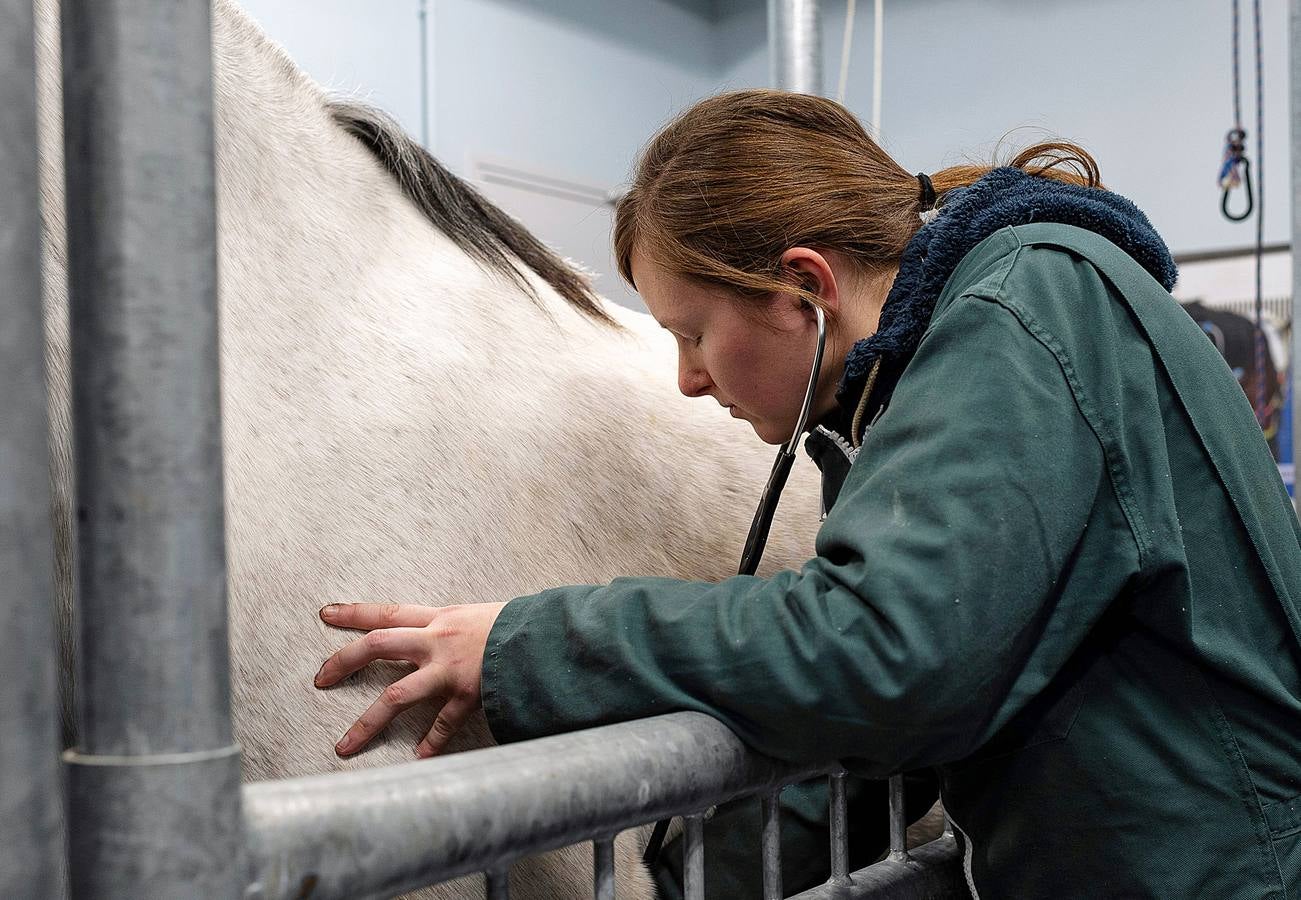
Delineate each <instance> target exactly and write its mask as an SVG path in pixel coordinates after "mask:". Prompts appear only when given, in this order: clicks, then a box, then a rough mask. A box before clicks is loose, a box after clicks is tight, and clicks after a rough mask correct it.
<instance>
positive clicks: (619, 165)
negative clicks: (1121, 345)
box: [244, 0, 1290, 251]
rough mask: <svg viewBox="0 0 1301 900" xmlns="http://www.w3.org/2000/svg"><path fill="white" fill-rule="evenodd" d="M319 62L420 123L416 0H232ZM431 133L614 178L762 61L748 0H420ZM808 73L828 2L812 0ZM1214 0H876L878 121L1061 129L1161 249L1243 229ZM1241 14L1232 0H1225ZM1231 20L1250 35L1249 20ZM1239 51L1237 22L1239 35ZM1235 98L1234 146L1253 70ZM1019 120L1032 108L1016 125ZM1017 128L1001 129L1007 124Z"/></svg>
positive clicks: (916, 142)
mask: <svg viewBox="0 0 1301 900" xmlns="http://www.w3.org/2000/svg"><path fill="white" fill-rule="evenodd" d="M244 2H245V6H246V8H247V9H249V11H250V12H251V13H253V14H254V16H255V17H256V18H258V19H260V20H261V21H262V22H263V23H264V24H265V26H266V27H267V29H268V30H269V31H270V33H271V34H272V35H273V36H275V37H276V38H277V39H278V40H280V41H281V42H282V43H284V44H285V46H286V47H287V48H288V50H289V51H290V53H291V54H292V55H293V56H294V57H295V59H297V60H298V61H299V63H300V64H302V65H303V66H304V68H306V69H307V70H308V71H309V72H311V73H312V74H313V75H314V76H316V77H317V78H318V79H319V80H321V81H323V82H325V83H327V84H329V85H331V86H334V87H339V88H345V89H357V88H360V89H362V91H363V93H365V94H368V95H369V96H370V97H371V98H372V100H373V101H374V102H376V103H378V104H379V105H381V106H385V107H386V108H388V109H390V111H392V112H394V113H395V114H396V115H397V116H398V118H399V119H400V120H401V121H403V122H404V123H405V124H406V125H407V126H408V127H409V128H410V129H411V130H412V131H413V132H416V133H418V131H419V124H420V105H419V33H418V30H417V28H416V8H417V0H385V2H383V3H375V2H370V0H244ZM429 5H430V8H431V10H432V27H431V34H432V48H433V69H432V72H431V82H432V84H431V87H432V97H433V104H432V105H433V137H432V141H431V143H432V144H433V149H434V150H435V152H436V153H437V154H438V155H439V157H440V158H441V159H442V160H443V161H444V162H445V163H446V164H448V165H449V166H450V167H451V168H453V169H455V170H456V171H459V172H462V173H468V160H469V158H470V156H471V155H472V154H487V155H493V156H497V157H501V158H506V159H510V160H513V161H516V162H518V163H520V164H522V165H527V166H532V167H535V168H537V169H539V170H542V171H546V172H548V173H551V174H555V175H560V176H566V175H567V176H570V177H574V178H578V179H581V180H585V181H589V182H592V183H596V184H608V185H614V184H617V183H619V182H621V181H623V180H625V179H626V177H627V173H628V171H629V168H630V166H631V164H632V161H633V159H634V158H635V155H636V152H637V150H638V148H639V147H641V145H642V144H643V143H644V142H645V140H646V139H647V138H648V137H649V136H650V135H651V134H652V133H653V131H654V130H655V128H656V127H657V126H658V125H660V124H661V123H662V122H663V121H664V120H665V119H666V118H668V117H669V116H670V115H671V114H672V113H673V112H675V111H676V110H678V109H680V108H682V107H683V106H685V105H687V104H689V103H690V102H691V101H693V100H695V99H697V98H698V97H701V96H704V95H706V94H708V93H712V92H714V91H716V90H719V89H723V88H736V87H745V86H751V85H761V84H765V83H766V82H767V79H768V72H767V69H768V64H767V49H766V38H765V28H766V12H765V9H766V5H765V3H764V0H712V2H710V0H430V4H429ZM822 5H823V10H824V26H825V37H824V54H825V58H826V63H827V75H826V80H825V85H826V89H827V90H828V91H831V90H833V89H834V85H835V80H836V72H837V67H838V63H839V54H840V42H841V35H842V31H841V28H842V21H843V9H844V4H843V3H842V2H834V0H823V4H822ZM1228 6H1229V5H1228V4H1227V3H1224V2H1222V0H1090V2H1088V3H1080V2H1078V0H887V2H886V24H885V38H886V49H885V55H884V68H885V74H884V81H883V87H884V103H883V107H884V109H883V123H882V124H883V139H884V143H885V145H886V146H887V148H888V149H889V150H890V151H891V152H892V153H893V154H894V155H895V156H896V158H898V159H899V160H900V161H901V162H902V163H903V164H904V165H905V166H907V167H909V168H914V169H927V170H933V169H936V168H938V167H941V166H944V165H947V164H952V163H955V162H960V161H963V160H964V158H974V159H978V160H984V159H987V158H988V157H989V156H991V154H992V153H993V151H994V148H995V144H996V143H997V141H998V139H999V138H1000V137H1004V136H1006V137H1007V146H1008V147H1017V146H1021V145H1023V144H1025V143H1028V142H1031V141H1034V140H1036V139H1039V138H1040V137H1042V136H1044V135H1045V134H1053V135H1058V136H1061V137H1066V138H1069V139H1073V140H1076V141H1078V142H1080V143H1082V144H1084V145H1085V146H1086V147H1088V148H1089V149H1090V150H1091V151H1093V152H1094V154H1095V156H1096V157H1097V158H1098V160H1099V162H1100V164H1101V166H1102V173H1103V177H1104V179H1105V180H1106V182H1107V183H1108V185H1109V186H1111V187H1113V188H1114V189H1116V190H1119V191H1120V192H1122V193H1125V194H1127V195H1129V196H1131V197H1132V198H1133V199H1135V200H1136V202H1138V203H1139V205H1140V206H1141V207H1143V208H1144V209H1145V210H1146V211H1147V212H1148V213H1149V215H1150V216H1151V217H1152V219H1153V220H1154V222H1155V224H1156V225H1157V227H1158V229H1160V230H1161V231H1162V233H1163V234H1165V235H1166V237H1167V239H1168V240H1169V242H1170V244H1171V246H1172V248H1174V249H1175V250H1176V251H1185V250H1200V249H1209V248H1214V247H1223V246H1244V245H1246V244H1248V243H1249V242H1250V241H1251V240H1252V239H1253V233H1252V229H1251V228H1250V227H1248V226H1245V225H1238V226H1234V225H1230V224H1229V223H1227V222H1224V221H1223V220H1222V219H1221V218H1220V215H1219V212H1218V199H1219V198H1218V191H1217V188H1216V186H1215V173H1216V169H1217V167H1218V164H1219V160H1220V154H1221V149H1222V144H1221V142H1222V140H1223V135H1224V132H1225V131H1226V130H1227V128H1228V127H1229V126H1230V124H1231V121H1230V119H1231V107H1230V90H1229V11H1228ZM1243 6H1244V7H1245V9H1244V14H1245V13H1247V12H1248V11H1249V4H1243ZM858 10H859V12H858V24H857V28H856V41H855V49H854V67H853V70H852V77H851V82H850V88H849V95H848V97H847V104H848V105H849V106H850V108H851V109H853V110H854V111H855V112H857V113H858V114H859V115H860V116H861V117H863V118H864V119H866V118H868V116H869V114H870V103H871V72H872V58H871V57H872V35H871V28H872V0H860V2H859V3H858ZM1264 12H1265V17H1266V22H1265V36H1266V42H1267V45H1266V48H1265V52H1266V59H1267V68H1266V73H1265V76H1266V90H1267V92H1268V94H1267V97H1266V110H1267V116H1266V131H1267V139H1268V144H1267V146H1266V157H1265V163H1266V166H1267V171H1266V175H1267V178H1268V179H1269V181H1268V196H1267V204H1266V214H1267V215H1266V225H1267V227H1266V240H1269V241H1286V240H1288V239H1289V237H1290V220H1289V210H1288V204H1287V202H1286V198H1287V196H1288V183H1287V173H1288V165H1289V159H1288V135H1287V127H1288V117H1287V97H1286V88H1287V58H1286V51H1287V48H1286V33H1287V29H1286V24H1287V23H1286V3H1285V0H1265V2H1264ZM1244 24H1246V25H1247V26H1248V27H1247V30H1246V31H1245V33H1244V40H1247V41H1248V42H1249V39H1250V29H1249V21H1245V22H1244ZM1246 49H1247V50H1248V52H1249V50H1250V44H1249V43H1248V45H1247V48H1246ZM1244 62H1245V64H1246V67H1245V68H1244V76H1245V77H1246V81H1245V83H1244V93H1245V96H1244V103H1245V105H1246V109H1245V114H1246V115H1247V117H1248V121H1247V123H1246V124H1247V127H1248V129H1249V131H1250V132H1251V133H1252V135H1251V141H1252V143H1251V147H1250V152H1251V155H1252V156H1253V158H1254V156H1255V144H1254V141H1255V135H1254V132H1255V121H1254V119H1255V115H1254V106H1253V103H1252V94H1253V80H1252V79H1253V77H1254V73H1253V71H1252V69H1251V67H1250V57H1249V56H1248V57H1247V58H1246V59H1245V61H1244ZM1027 126H1029V129H1038V130H1027V129H1026V127H1027ZM1018 129H1021V130H1018Z"/></svg>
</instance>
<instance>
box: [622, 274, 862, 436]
mask: <svg viewBox="0 0 1301 900" xmlns="http://www.w3.org/2000/svg"><path fill="white" fill-rule="evenodd" d="M631 267H632V276H633V281H634V283H635V284H636V286H637V291H638V293H639V294H640V295H641V298H642V300H643V301H644V302H645V303H646V307H647V309H649V310H650V314H651V315H652V316H654V317H655V320H656V321H657V322H659V323H660V325H661V326H662V327H663V328H666V329H668V331H669V332H671V333H672V334H673V336H674V338H675V339H676V340H677V344H678V388H679V389H680V390H681V391H682V393H684V394H686V395H687V396H688V397H713V398H714V399H715V400H717V401H718V403H719V404H720V405H722V406H724V407H727V408H729V409H730V411H731V413H732V415H733V416H736V417H737V418H741V419H745V420H746V421H747V422H749V423H750V425H751V426H752V427H753V428H754V431H755V434H757V435H759V437H760V439H761V440H763V441H765V442H767V443H769V444H780V443H783V442H785V441H787V440H789V439H790V436H791V431H792V430H793V429H794V427H795V421H796V419H797V418H798V416H799V412H800V406H801V405H802V404H803V402H804V392H805V389H806V388H807V386H808V381H809V370H810V368H811V367H812V365H813V354H814V350H815V348H816V344H817V336H818V332H817V320H816V317H815V315H814V313H813V311H812V309H810V308H809V307H808V306H807V305H802V304H801V303H800V302H799V301H798V299H797V298H796V297H795V296H794V295H790V294H786V295H778V296H776V297H773V298H771V299H768V300H765V301H763V302H762V303H756V304H754V305H753V306H749V305H748V303H749V301H746V300H744V299H741V298H739V297H737V296H736V295H734V294H732V293H730V292H728V291H726V290H723V289H722V288H715V287H712V286H704V285H701V284H698V283H696V282H693V281H691V280H689V279H686V278H683V277H681V276H679V275H676V274H673V273H670V272H668V271H666V270H664V269H663V268H661V267H660V266H658V265H656V264H655V261H654V260H653V259H652V258H651V257H649V256H647V255H645V254H642V253H639V252H637V251H634V252H633V255H632V261H631ZM842 366H843V358H842V357H841V356H837V355H836V354H835V353H834V352H833V348H832V346H831V342H830V341H828V347H827V353H826V356H825V357H824V361H823V366H822V368H823V372H822V377H821V379H819V385H820V387H819V390H818V394H817V396H816V398H815V402H814V407H813V411H812V413H811V415H810V421H816V419H817V418H818V417H820V416H821V415H823V414H825V412H827V411H829V410H830V409H831V406H832V405H834V403H835V386H836V384H837V382H838V381H839V377H840V376H839V371H840V369H841V367H842Z"/></svg>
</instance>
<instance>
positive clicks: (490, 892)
mask: <svg viewBox="0 0 1301 900" xmlns="http://www.w3.org/2000/svg"><path fill="white" fill-rule="evenodd" d="M483 882H484V891H485V893H486V894H487V900H510V869H509V868H508V867H507V868H501V869H489V870H488V871H487V872H484V873H483Z"/></svg>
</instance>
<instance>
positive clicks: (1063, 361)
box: [964, 245, 1152, 571]
mask: <svg viewBox="0 0 1301 900" xmlns="http://www.w3.org/2000/svg"><path fill="white" fill-rule="evenodd" d="M1022 247H1024V245H1022ZM1017 252H1018V255H1019V253H1020V250H1019V249H1018V251H1017ZM1012 268H1013V267H1012V266H1009V267H1008V269H1007V273H1005V274H1004V279H1003V281H1006V277H1007V274H1008V273H1010V272H1011V271H1012ZM1002 283H1003V282H1002V281H1000V290H999V291H998V292H989V293H988V294H987V293H984V292H968V293H966V294H964V296H968V297H972V298H974V299H978V300H983V301H985V302H987V303H993V304H995V305H996V306H999V307H1001V308H1002V309H1005V310H1007V311H1008V313H1010V314H1011V315H1012V316H1013V317H1014V318H1015V319H1016V320H1017V322H1018V323H1020V325H1021V327H1022V328H1024V329H1025V330H1026V332H1027V333H1029V334H1030V336H1031V337H1033V338H1034V339H1035V340H1036V341H1038V342H1039V343H1040V344H1041V345H1042V346H1043V347H1044V348H1045V349H1046V350H1047V351H1048V352H1049V353H1051V354H1052V355H1053V358H1054V359H1055V360H1057V365H1058V366H1059V367H1060V368H1061V370H1062V376H1063V377H1064V378H1065V379H1066V384H1067V386H1068V387H1069V388H1070V390H1071V396H1072V397H1073V398H1074V400H1075V406H1076V408H1077V409H1079V411H1080V415H1081V416H1083V417H1084V421H1085V422H1086V423H1088V426H1089V430H1091V431H1092V432H1093V436H1094V437H1095V438H1096V439H1097V441H1098V445H1099V447H1100V448H1101V449H1102V455H1103V459H1104V460H1105V462H1106V466H1107V476H1108V479H1109V480H1110V482H1111V491H1112V495H1113V496H1114V497H1115V498H1116V502H1117V503H1118V504H1119V505H1120V508H1121V512H1122V513H1123V514H1124V516H1125V522H1126V524H1127V525H1128V526H1129V532H1130V537H1131V538H1133V540H1134V544H1135V549H1136V551H1137V553H1138V565H1139V569H1140V571H1145V570H1146V569H1147V567H1148V562H1149V560H1150V558H1151V553H1152V545H1151V543H1150V542H1149V540H1148V539H1147V537H1146V536H1145V535H1146V528H1145V525H1144V523H1143V515H1142V512H1141V511H1140V510H1139V507H1138V501H1137V499H1136V497H1135V493H1134V488H1133V485H1132V484H1131V480H1130V477H1129V472H1128V470H1127V468H1126V466H1124V465H1123V463H1122V459H1123V457H1124V454H1123V453H1121V451H1120V447H1119V441H1118V440H1117V439H1116V437H1115V435H1113V434H1111V432H1110V430H1109V429H1108V428H1107V427H1106V423H1105V422H1104V421H1103V419H1102V416H1101V414H1100V412H1099V410H1098V407H1097V406H1096V404H1094V402H1093V400H1092V399H1091V397H1090V396H1089V394H1088V392H1087V391H1086V390H1085V388H1084V383H1083V381H1082V380H1081V378H1080V377H1079V374H1078V373H1077V372H1076V370H1075V366H1074V364H1073V363H1072V362H1071V358H1070V355H1069V354H1068V353H1067V352H1066V347H1065V345H1064V344H1063V343H1062V342H1061V340H1059V339H1058V338H1057V336H1056V335H1055V334H1054V333H1053V332H1051V331H1049V330H1048V329H1047V328H1045V327H1044V326H1043V325H1042V324H1041V323H1040V322H1039V320H1038V319H1036V318H1035V317H1034V316H1033V315H1031V314H1030V312H1029V311H1028V310H1026V309H1025V308H1024V307H1022V306H1021V305H1020V304H1018V303H1014V302H1011V301H1010V299H1009V298H1008V297H1007V296H1006V294H1005V293H1004V292H1003V291H1002V290H1001V285H1002Z"/></svg>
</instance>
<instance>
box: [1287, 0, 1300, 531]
mask: <svg viewBox="0 0 1301 900" xmlns="http://www.w3.org/2000/svg"><path fill="white" fill-rule="evenodd" d="M1289 21H1290V26H1291V27H1290V28H1289V32H1290V34H1291V40H1290V41H1289V42H1288V52H1289V57H1290V65H1291V70H1292V90H1291V92H1290V98H1291V104H1292V110H1291V112H1292V143H1291V145H1290V146H1291V150H1292V353H1291V356H1290V360H1291V364H1290V366H1289V368H1290V369H1291V376H1292V377H1291V382H1292V464H1293V466H1294V468H1293V478H1294V479H1295V477H1296V475H1295V473H1296V472H1297V471H1298V470H1301V465H1298V464H1299V463H1301V0H1292V3H1291V15H1290V19H1289ZM1294 484H1295V481H1294ZM1294 491H1295V493H1294V499H1293V505H1294V506H1297V508H1301V488H1294Z"/></svg>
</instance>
